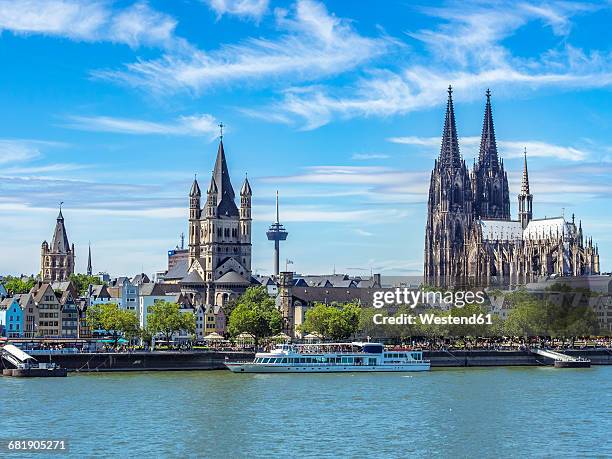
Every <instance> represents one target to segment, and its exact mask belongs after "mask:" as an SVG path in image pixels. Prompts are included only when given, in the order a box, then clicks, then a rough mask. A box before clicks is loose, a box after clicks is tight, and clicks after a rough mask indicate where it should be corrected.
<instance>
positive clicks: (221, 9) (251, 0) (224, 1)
mask: <svg viewBox="0 0 612 459" xmlns="http://www.w3.org/2000/svg"><path fill="white" fill-rule="evenodd" d="M205 1H206V3H208V5H209V6H210V8H211V9H212V10H213V11H214V12H215V13H217V16H219V17H221V16H223V15H224V14H231V15H235V16H239V17H244V18H250V19H255V20H257V21H258V20H259V19H261V17H262V16H263V15H264V14H265V13H266V11H267V10H268V3H269V0H205Z"/></svg>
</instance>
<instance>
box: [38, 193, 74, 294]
mask: <svg viewBox="0 0 612 459" xmlns="http://www.w3.org/2000/svg"><path fill="white" fill-rule="evenodd" d="M40 255H41V256H40V277H41V279H42V281H43V282H63V281H67V280H68V277H69V276H70V275H71V274H74V244H73V245H72V246H71V245H70V244H69V243H68V236H67V234H66V226H65V225H64V216H63V215H62V207H61V204H60V211H59V215H58V216H57V221H56V223H55V231H54V232H53V239H52V240H51V245H49V244H48V243H47V241H43V243H42V246H41V251H40Z"/></svg>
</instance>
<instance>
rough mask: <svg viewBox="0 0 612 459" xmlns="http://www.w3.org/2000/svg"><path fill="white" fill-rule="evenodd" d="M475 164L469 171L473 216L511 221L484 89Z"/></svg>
mask: <svg viewBox="0 0 612 459" xmlns="http://www.w3.org/2000/svg"><path fill="white" fill-rule="evenodd" d="M486 95H487V103H486V106H485V114H484V121H483V125H482V137H481V140H480V152H479V154H478V161H477V162H476V163H475V164H474V170H473V171H472V186H473V191H474V216H475V217H476V218H481V219H495V220H510V191H509V188H508V176H507V175H506V172H505V171H504V163H503V161H501V162H500V160H499V157H498V155H497V144H496V142H495V129H494V128H493V114H492V112H491V91H489V90H488V89H487V92H486Z"/></svg>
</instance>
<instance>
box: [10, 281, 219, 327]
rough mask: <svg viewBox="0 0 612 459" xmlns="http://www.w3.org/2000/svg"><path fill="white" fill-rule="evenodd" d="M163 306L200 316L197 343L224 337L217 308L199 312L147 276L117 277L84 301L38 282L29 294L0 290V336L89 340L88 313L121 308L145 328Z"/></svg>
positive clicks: (68, 285)
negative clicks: (154, 308)
mask: <svg viewBox="0 0 612 459" xmlns="http://www.w3.org/2000/svg"><path fill="white" fill-rule="evenodd" d="M160 301H167V302H171V303H177V304H178V305H179V306H180V310H181V312H183V313H191V314H195V315H196V335H197V338H204V337H205V336H206V335H208V334H210V333H218V334H220V335H224V334H225V333H226V325H227V320H226V314H225V311H224V310H223V308H221V307H219V306H197V305H196V304H195V302H194V301H193V298H191V297H190V295H189V294H185V293H182V292H181V291H180V288H179V287H178V286H177V285H173V284H165V283H154V282H151V280H150V279H149V277H148V276H147V275H146V274H142V273H141V274H138V275H136V276H134V277H133V278H129V277H118V278H116V279H113V280H111V281H110V282H109V283H108V285H91V286H90V287H89V289H88V291H87V292H86V294H85V295H79V292H78V290H77V288H76V286H75V285H74V283H73V282H71V281H66V282H51V283H45V282H37V283H36V284H35V285H34V287H33V288H32V289H31V290H30V292H28V293H24V294H14V295H12V294H10V292H7V291H6V289H5V288H4V287H3V286H2V285H1V284H0V336H3V337H7V338H42V337H47V338H88V337H91V336H92V332H91V330H90V329H89V327H88V326H87V322H86V314H87V308H88V307H90V306H92V305H98V304H110V303H114V304H117V305H118V306H119V307H120V308H121V309H125V310H129V311H133V312H134V314H136V315H137V317H138V319H139V322H140V326H141V327H143V328H144V327H146V326H147V316H148V314H149V313H150V312H151V311H150V308H151V307H152V306H153V305H155V304H156V303H158V302H160Z"/></svg>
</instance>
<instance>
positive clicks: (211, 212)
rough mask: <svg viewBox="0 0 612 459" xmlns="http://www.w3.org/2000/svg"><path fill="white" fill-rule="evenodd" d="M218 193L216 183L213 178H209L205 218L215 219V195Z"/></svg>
mask: <svg viewBox="0 0 612 459" xmlns="http://www.w3.org/2000/svg"><path fill="white" fill-rule="evenodd" d="M218 193H219V188H218V187H217V183H216V181H215V177H214V175H213V177H211V179H210V185H209V186H208V191H207V192H206V194H207V198H206V216H207V217H211V218H215V217H216V216H217V194H218Z"/></svg>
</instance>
